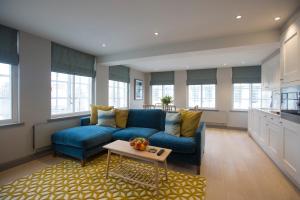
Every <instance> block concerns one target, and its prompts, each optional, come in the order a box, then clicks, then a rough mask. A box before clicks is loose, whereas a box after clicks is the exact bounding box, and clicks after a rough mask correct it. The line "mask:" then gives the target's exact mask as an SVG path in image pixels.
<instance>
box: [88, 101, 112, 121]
mask: <svg viewBox="0 0 300 200" xmlns="http://www.w3.org/2000/svg"><path fill="white" fill-rule="evenodd" d="M113 108H114V107H113V106H103V105H91V118H90V123H91V124H92V125H94V124H97V122H98V110H104V111H108V110H112V109H113Z"/></svg>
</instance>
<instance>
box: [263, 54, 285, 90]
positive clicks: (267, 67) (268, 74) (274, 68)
mask: <svg viewBox="0 0 300 200" xmlns="http://www.w3.org/2000/svg"><path fill="white" fill-rule="evenodd" d="M280 74H281V72H280V50H279V49H278V50H277V51H276V52H274V53H273V54H272V55H271V56H269V57H268V58H267V59H266V60H265V61H264V62H263V63H262V66H261V82H262V88H263V89H265V90H279V89H280Z"/></svg>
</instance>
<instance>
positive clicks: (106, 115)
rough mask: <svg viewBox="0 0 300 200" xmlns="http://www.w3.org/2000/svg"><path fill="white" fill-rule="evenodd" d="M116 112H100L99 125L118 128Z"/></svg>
mask: <svg viewBox="0 0 300 200" xmlns="http://www.w3.org/2000/svg"><path fill="white" fill-rule="evenodd" d="M115 116H116V114H115V111H114V110H109V111H104V110H98V124H97V125H99V126H109V127H113V128H116V119H115Z"/></svg>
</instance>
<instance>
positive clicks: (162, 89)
mask: <svg viewBox="0 0 300 200" xmlns="http://www.w3.org/2000/svg"><path fill="white" fill-rule="evenodd" d="M171 85H172V86H173V96H172V98H173V99H172V100H173V102H172V103H171V104H170V105H174V102H175V85H174V84H171ZM153 86H161V91H162V97H163V96H164V94H163V93H164V88H163V87H164V86H170V85H151V90H150V91H151V104H154V103H153ZM159 103H161V102H159ZM155 104H157V103H155Z"/></svg>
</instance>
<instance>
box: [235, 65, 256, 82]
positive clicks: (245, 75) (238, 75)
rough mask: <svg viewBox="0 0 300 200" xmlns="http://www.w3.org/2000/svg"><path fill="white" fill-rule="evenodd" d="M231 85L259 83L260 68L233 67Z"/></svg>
mask: <svg viewBox="0 0 300 200" xmlns="http://www.w3.org/2000/svg"><path fill="white" fill-rule="evenodd" d="M232 83H261V66H249V67H233V68H232Z"/></svg>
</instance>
